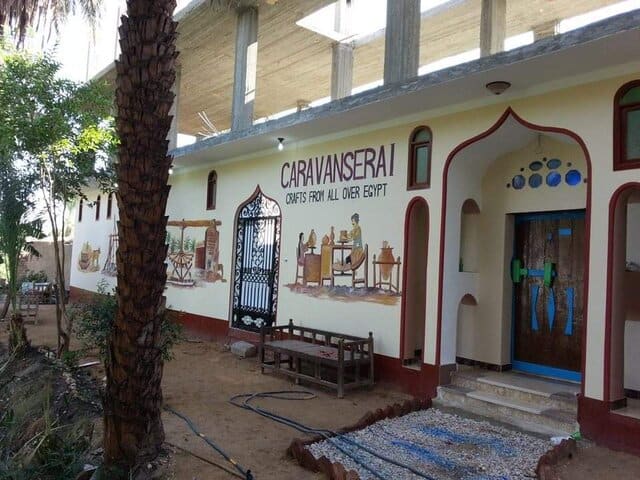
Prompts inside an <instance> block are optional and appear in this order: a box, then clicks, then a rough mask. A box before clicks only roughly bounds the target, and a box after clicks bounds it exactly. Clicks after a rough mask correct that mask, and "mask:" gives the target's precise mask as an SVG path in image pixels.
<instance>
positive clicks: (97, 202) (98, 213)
mask: <svg viewBox="0 0 640 480" xmlns="http://www.w3.org/2000/svg"><path fill="white" fill-rule="evenodd" d="M96 220H100V195H98V198H96Z"/></svg>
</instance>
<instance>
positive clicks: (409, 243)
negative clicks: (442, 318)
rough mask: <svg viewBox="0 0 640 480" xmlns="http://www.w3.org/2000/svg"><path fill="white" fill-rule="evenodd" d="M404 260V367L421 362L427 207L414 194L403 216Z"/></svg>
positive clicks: (427, 227) (425, 289)
mask: <svg viewBox="0 0 640 480" xmlns="http://www.w3.org/2000/svg"><path fill="white" fill-rule="evenodd" d="M405 232H406V234H405V262H404V282H403V285H404V288H403V290H404V291H403V295H402V326H401V333H402V344H401V356H402V361H403V364H404V365H405V366H408V367H412V366H414V367H416V366H420V365H421V363H422V361H423V353H424V336H425V314H426V293H427V261H428V253H429V206H428V205H427V202H426V201H425V200H424V199H423V198H419V197H416V198H415V199H413V200H412V201H411V202H410V203H409V206H408V207H407V212H406V215H405Z"/></svg>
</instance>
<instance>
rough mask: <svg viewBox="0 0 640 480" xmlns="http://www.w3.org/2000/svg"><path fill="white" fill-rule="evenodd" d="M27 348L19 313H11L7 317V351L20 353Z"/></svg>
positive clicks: (25, 334)
mask: <svg viewBox="0 0 640 480" xmlns="http://www.w3.org/2000/svg"><path fill="white" fill-rule="evenodd" d="M28 346H29V340H28V339H27V330H26V329H25V328H24V321H23V318H22V315H21V314H20V312H13V313H11V315H10V316H9V351H11V352H21V351H22V350H23V349H24V348H26V347H28Z"/></svg>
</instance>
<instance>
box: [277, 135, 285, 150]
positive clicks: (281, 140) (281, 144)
mask: <svg viewBox="0 0 640 480" xmlns="http://www.w3.org/2000/svg"><path fill="white" fill-rule="evenodd" d="M278 150H280V151H282V150H284V138H283V137H278Z"/></svg>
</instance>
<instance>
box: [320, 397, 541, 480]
mask: <svg viewBox="0 0 640 480" xmlns="http://www.w3.org/2000/svg"><path fill="white" fill-rule="evenodd" d="M344 436H345V437H347V438H348V439H350V440H353V441H355V442H358V443H361V444H364V445H365V446H366V447H368V448H369V449H371V450H373V451H375V452H377V453H379V454H382V455H384V456H386V457H389V458H391V459H393V460H396V461H398V462H401V463H403V464H406V465H410V466H411V467H413V468H414V469H415V470H417V471H419V472H421V473H422V474H423V476H419V475H416V474H414V473H411V472H410V471H409V470H406V469H403V468H401V467H397V466H395V465H393V464H390V463H388V462H385V461H382V460H380V459H378V458H377V457H375V456H373V455H371V454H369V453H367V452H365V451H363V450H361V449H359V448H355V447H354V446H353V445H352V444H351V443H349V442H348V441H346V440H344V439H343V436H338V437H334V438H333V439H332V440H333V441H334V442H337V444H338V445H339V446H340V447H341V448H342V449H343V450H348V451H350V452H352V453H354V454H355V455H357V457H358V458H359V460H360V463H361V464H360V465H359V464H358V463H357V462H355V461H354V460H352V459H351V458H349V457H348V456H347V455H345V454H344V453H343V452H341V451H340V449H338V448H336V447H335V446H334V444H332V443H331V441H327V440H325V441H322V442H317V443H315V444H312V445H310V446H309V447H308V448H309V450H310V451H311V453H312V454H313V456H314V457H315V458H316V459H317V458H320V457H322V456H323V455H324V456H326V457H327V458H329V460H331V461H332V462H340V463H342V464H343V465H344V467H345V468H346V469H347V470H356V471H357V472H358V474H359V475H360V478H361V479H362V480H370V479H371V480H379V479H384V480H424V479H433V480H526V479H533V478H536V474H535V468H536V465H537V463H538V460H539V459H540V457H541V456H542V455H543V454H544V453H545V452H546V451H547V450H549V449H550V448H551V445H550V443H549V441H546V440H542V439H540V438H538V437H535V436H532V435H528V434H526V433H524V432H518V431H513V430H509V429H507V428H504V427H500V426H497V425H493V424H491V423H489V422H484V421H477V420H472V419H468V418H464V417H460V416H458V415H455V414H451V413H446V412H443V411H440V410H438V409H436V408H430V409H427V410H421V411H419V412H414V413H410V414H408V415H405V416H403V417H399V418H392V419H386V420H381V421H379V422H377V423H375V424H373V425H371V426H369V427H367V428H365V429H362V430H359V431H356V432H352V433H349V434H347V435H344ZM362 465H365V466H366V467H367V468H365V467H363V466H362Z"/></svg>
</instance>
